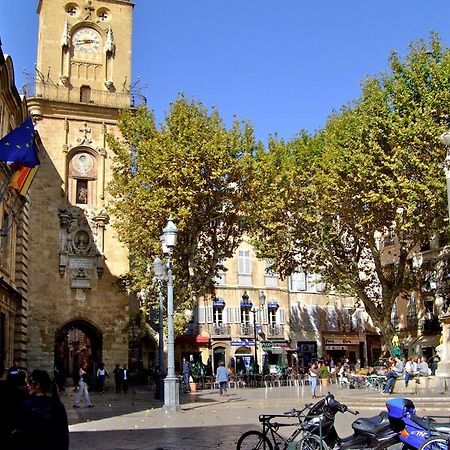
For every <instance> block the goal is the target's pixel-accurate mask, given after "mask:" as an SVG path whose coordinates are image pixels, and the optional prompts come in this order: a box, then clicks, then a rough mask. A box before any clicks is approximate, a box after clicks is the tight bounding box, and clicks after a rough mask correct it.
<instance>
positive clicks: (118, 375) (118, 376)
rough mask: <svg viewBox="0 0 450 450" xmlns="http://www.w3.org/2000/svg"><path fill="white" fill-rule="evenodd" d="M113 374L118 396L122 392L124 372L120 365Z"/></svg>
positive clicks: (117, 365)
mask: <svg viewBox="0 0 450 450" xmlns="http://www.w3.org/2000/svg"><path fill="white" fill-rule="evenodd" d="M113 374H114V384H115V385H116V394H120V392H122V383H123V370H122V369H121V368H120V365H119V364H116V367H115V368H114V370H113Z"/></svg>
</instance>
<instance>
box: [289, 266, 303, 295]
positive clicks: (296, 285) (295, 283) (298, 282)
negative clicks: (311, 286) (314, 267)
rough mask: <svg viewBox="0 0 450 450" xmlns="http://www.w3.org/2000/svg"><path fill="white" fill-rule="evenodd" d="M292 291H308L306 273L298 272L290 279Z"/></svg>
mask: <svg viewBox="0 0 450 450" xmlns="http://www.w3.org/2000/svg"><path fill="white" fill-rule="evenodd" d="M290 283H291V290H292V291H294V292H298V291H306V273H305V272H303V271H301V272H296V273H293V274H292V275H291V277H290Z"/></svg>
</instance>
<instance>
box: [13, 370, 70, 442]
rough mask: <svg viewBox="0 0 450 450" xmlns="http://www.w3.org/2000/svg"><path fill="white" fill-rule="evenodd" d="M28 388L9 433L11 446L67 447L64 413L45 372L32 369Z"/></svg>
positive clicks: (56, 390)
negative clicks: (26, 398) (14, 423)
mask: <svg viewBox="0 0 450 450" xmlns="http://www.w3.org/2000/svg"><path fill="white" fill-rule="evenodd" d="M28 391H29V394H30V398H29V399H28V400H25V401H24V402H23V403H22V404H21V406H20V409H19V414H18V417H17V421H16V426H15V429H14V431H13V434H12V441H13V445H14V447H13V448H15V449H20V450H67V449H68V448H69V426H68V423H67V414H66V410H65V408H64V405H63V404H62V403H61V401H60V399H59V396H58V389H57V387H56V385H55V384H54V383H53V382H52V381H51V379H50V375H49V374H48V372H46V371H45V370H33V372H32V374H31V377H30V378H29V380H28Z"/></svg>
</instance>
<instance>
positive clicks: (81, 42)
mask: <svg viewBox="0 0 450 450" xmlns="http://www.w3.org/2000/svg"><path fill="white" fill-rule="evenodd" d="M94 43H96V40H95V39H77V40H76V41H75V44H94Z"/></svg>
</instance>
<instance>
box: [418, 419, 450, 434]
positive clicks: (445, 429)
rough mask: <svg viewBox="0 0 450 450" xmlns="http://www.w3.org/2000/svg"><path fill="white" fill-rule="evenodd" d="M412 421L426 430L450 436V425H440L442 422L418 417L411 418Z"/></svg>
mask: <svg viewBox="0 0 450 450" xmlns="http://www.w3.org/2000/svg"><path fill="white" fill-rule="evenodd" d="M411 420H412V421H413V422H414V423H415V424H416V425H419V427H421V428H423V429H425V430H430V431H436V432H439V433H446V434H450V423H442V422H441V423H440V422H436V421H434V420H433V419H431V418H423V417H418V416H411Z"/></svg>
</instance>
